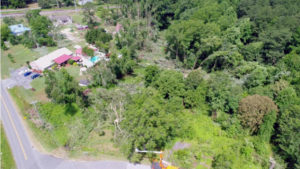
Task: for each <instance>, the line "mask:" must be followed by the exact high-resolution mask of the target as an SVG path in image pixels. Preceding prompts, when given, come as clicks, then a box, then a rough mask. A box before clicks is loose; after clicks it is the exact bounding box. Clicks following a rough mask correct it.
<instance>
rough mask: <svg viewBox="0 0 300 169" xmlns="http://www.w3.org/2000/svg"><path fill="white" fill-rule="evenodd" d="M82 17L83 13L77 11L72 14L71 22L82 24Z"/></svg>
mask: <svg viewBox="0 0 300 169" xmlns="http://www.w3.org/2000/svg"><path fill="white" fill-rule="evenodd" d="M82 18H83V15H81V13H79V12H78V13H76V14H73V15H72V20H73V22H75V23H78V24H83V22H82Z"/></svg>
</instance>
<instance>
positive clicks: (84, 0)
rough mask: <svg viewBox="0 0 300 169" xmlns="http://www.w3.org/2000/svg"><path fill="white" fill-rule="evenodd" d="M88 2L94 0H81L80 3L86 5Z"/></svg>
mask: <svg viewBox="0 0 300 169" xmlns="http://www.w3.org/2000/svg"><path fill="white" fill-rule="evenodd" d="M88 2H93V0H79V1H78V5H85V4H86V3H88Z"/></svg>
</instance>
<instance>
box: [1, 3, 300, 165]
mask: <svg viewBox="0 0 300 169" xmlns="http://www.w3.org/2000/svg"><path fill="white" fill-rule="evenodd" d="M99 2H101V3H107V1H99ZM99 2H98V1H97V3H99ZM111 3H112V2H111ZM114 3H115V4H114V5H116V6H117V7H116V8H111V9H109V8H103V7H102V6H100V7H97V6H94V5H93V4H92V3H88V4H86V5H85V6H84V7H83V22H84V23H85V24H87V25H89V30H87V31H86V32H85V40H86V42H88V43H90V44H93V45H95V46H96V47H98V48H99V49H100V50H101V51H104V52H105V53H106V56H107V57H108V58H109V61H105V62H104V61H103V62H99V63H97V64H96V65H95V66H94V67H92V68H90V69H89V70H88V71H87V77H88V79H89V80H90V81H91V84H90V85H88V86H87V87H84V88H81V87H79V86H78V85H77V83H78V82H77V81H76V79H75V78H74V77H72V76H71V75H70V74H69V73H68V72H67V71H66V70H65V69H61V70H59V71H56V70H55V71H49V72H46V73H45V85H46V88H45V90H46V94H47V96H48V98H50V99H51V100H52V102H50V103H41V104H40V105H39V112H40V114H41V118H43V119H44V120H45V121H46V122H45V124H44V128H43V129H45V131H49V133H51V135H52V136H53V140H52V142H54V143H55V144H56V145H57V146H64V147H66V149H68V150H69V151H76V150H82V149H84V147H85V144H84V143H85V142H86V141H87V140H88V139H89V138H90V136H91V133H97V134H98V135H104V134H103V133H104V130H105V129H109V130H111V131H112V133H113V134H112V137H113V138H112V140H111V141H112V142H113V143H114V144H115V145H116V147H118V148H119V149H120V151H121V152H122V153H123V154H124V155H125V156H126V157H127V158H128V159H129V160H130V161H132V162H141V161H142V160H143V159H144V158H148V159H150V160H151V161H152V160H153V159H157V158H158V157H157V156H155V155H153V154H143V153H137V152H136V151H135V150H136V149H139V150H151V151H161V150H162V151H163V150H165V151H166V152H172V153H170V154H168V159H167V160H169V161H171V162H172V164H175V165H176V166H179V167H182V168H201V167H202V168H210V167H211V168H216V169H223V168H232V169H236V168H253V169H257V168H269V167H270V161H269V160H270V158H271V159H274V160H275V161H276V166H275V168H278V169H280V168H295V169H299V168H300V1H299V0H222V1H220V0H190V1H187V0H136V1H132V0H116V1H114ZM38 13H39V12H29V13H27V15H26V18H27V20H28V23H29V25H30V27H31V29H32V32H31V33H30V34H25V35H23V36H25V39H29V40H30V41H33V42H32V43H29V42H27V41H22V43H24V44H32V45H26V46H27V47H31V48H32V47H36V46H34V45H36V44H37V45H41V46H53V45H56V43H55V39H54V38H53V36H49V32H52V29H53V28H52V24H51V22H50V21H49V20H48V19H47V18H46V17H44V16H40V15H39V14H38ZM118 24H119V25H122V27H121V28H120V30H118V31H117V30H115V32H113V33H109V31H107V30H106V29H105V27H104V26H103V25H109V26H113V27H116V25H118ZM7 30H8V27H7V25H2V29H1V34H2V42H3V43H4V41H6V40H10V39H12V41H13V38H12V37H10V35H9V31H7ZM26 36H29V37H30V38H26ZM158 44H162V45H161V46H159V45H158ZM157 48H161V49H159V51H162V52H161V56H155V54H156V53H154V51H155V49H156V50H157ZM93 52H94V51H92V50H91V49H89V48H88V47H86V48H84V53H86V54H87V55H90V56H93V54H94V53H93ZM145 53H146V54H149V53H150V56H149V55H144V54H145ZM151 54H152V55H151ZM155 57H159V58H160V59H159V60H158V61H157V60H155V61H153V62H147V61H149V60H151V59H154V58H155ZM164 59H165V60H166V61H165V60H164ZM162 60H163V61H165V62H168V63H172V64H173V67H171V68H169V67H167V66H165V65H164V64H163V63H162ZM70 112H72V113H70ZM75 126H76V127H75ZM66 133H67V134H66ZM177 141H182V142H186V143H189V145H190V147H188V148H185V149H182V150H176V151H175V150H173V149H172V146H173V145H174V143H175V142H177Z"/></svg>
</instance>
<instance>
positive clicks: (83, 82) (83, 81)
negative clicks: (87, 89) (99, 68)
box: [79, 79, 90, 87]
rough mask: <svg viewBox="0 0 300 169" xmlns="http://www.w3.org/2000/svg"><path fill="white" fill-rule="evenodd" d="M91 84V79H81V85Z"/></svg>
mask: <svg viewBox="0 0 300 169" xmlns="http://www.w3.org/2000/svg"><path fill="white" fill-rule="evenodd" d="M89 84H90V81H89V80H87V79H83V80H80V81H79V86H82V87H83V86H88V85H89Z"/></svg>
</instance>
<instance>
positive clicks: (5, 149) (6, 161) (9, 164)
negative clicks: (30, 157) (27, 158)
mask: <svg viewBox="0 0 300 169" xmlns="http://www.w3.org/2000/svg"><path fill="white" fill-rule="evenodd" d="M0 161H1V169H15V168H16V163H15V160H14V158H13V155H12V152H11V149H10V146H9V144H8V141H7V137H6V135H5V133H4V128H3V126H2V124H1V156H0Z"/></svg>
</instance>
